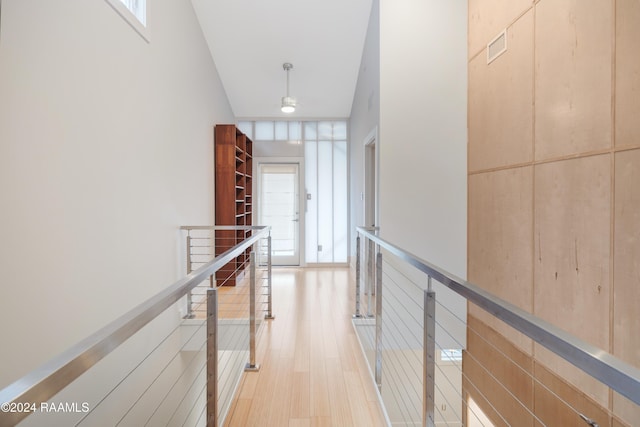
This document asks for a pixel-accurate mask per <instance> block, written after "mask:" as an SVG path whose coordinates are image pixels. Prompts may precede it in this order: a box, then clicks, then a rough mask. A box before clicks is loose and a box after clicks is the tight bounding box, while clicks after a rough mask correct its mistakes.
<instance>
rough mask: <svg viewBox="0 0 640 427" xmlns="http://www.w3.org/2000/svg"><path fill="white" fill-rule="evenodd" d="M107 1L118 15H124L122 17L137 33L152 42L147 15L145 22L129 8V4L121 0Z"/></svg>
mask: <svg viewBox="0 0 640 427" xmlns="http://www.w3.org/2000/svg"><path fill="white" fill-rule="evenodd" d="M105 1H106V2H107V4H109V6H111V8H113V10H115V11H116V13H117V14H118V15H120V16H121V17H122V19H124V20H125V22H126V23H127V24H129V26H130V27H131V28H133V29H134V30H135V32H136V33H138V34H139V35H140V37H142V38H143V39H144V40H145V41H146V42H147V43H150V42H151V40H150V37H149V26H148V23H147V22H146V21H147V19H146V17H145V23H144V24H143V23H142V22H140V20H139V19H138V17H137V16H135V15H134V14H133V13H132V12H131V11H130V10H129V8H127V6H125V5H124V3H122V2H121V1H120V0H105ZM146 13H147V10H146V6H145V15H146Z"/></svg>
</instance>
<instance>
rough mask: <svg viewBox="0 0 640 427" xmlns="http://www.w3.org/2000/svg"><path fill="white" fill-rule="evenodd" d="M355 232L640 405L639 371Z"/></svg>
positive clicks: (376, 238) (381, 241)
mask: <svg viewBox="0 0 640 427" xmlns="http://www.w3.org/2000/svg"><path fill="white" fill-rule="evenodd" d="M357 232H358V233H360V234H362V235H363V236H366V237H367V238H368V239H370V240H371V241H373V242H375V243H376V244H378V245H380V247H382V248H385V249H386V250H388V251H389V252H390V253H392V254H394V255H395V256H397V257H398V258H400V259H401V260H403V261H406V262H407V263H409V264H411V265H412V266H414V267H415V268H417V269H418V270H420V271H422V272H423V273H425V274H427V275H428V276H429V277H432V278H433V279H435V280H437V281H438V282H440V283H442V284H443V285H444V286H446V287H448V288H449V289H451V290H452V291H454V292H456V293H457V294H459V295H461V296H463V297H465V298H466V299H467V300H468V301H471V302H473V303H474V304H476V305H477V306H479V307H481V308H482V309H484V310H485V311H487V312H488V313H489V314H491V315H493V316H495V317H497V318H498V319H500V320H502V321H503V322H505V323H506V324H507V325H509V326H511V327H512V328H514V329H516V330H518V331H520V332H522V333H523V334H525V335H526V336H528V337H529V338H531V339H533V340H534V341H535V342H537V343H539V344H541V345H543V346H544V347H546V348H547V349H549V350H551V351H552V352H554V353H555V354H557V355H558V356H560V357H562V358H563V359H565V360H567V361H568V362H570V363H572V364H573V365H575V366H576V367H578V368H580V369H582V370H583V371H584V372H586V373H587V374H589V375H591V376H592V377H594V378H596V379H597V380H599V381H600V382H602V383H603V384H605V385H607V386H609V387H611V388H612V389H613V390H615V391H616V392H618V393H620V394H621V395H623V396H625V397H626V398H627V399H629V400H631V401H632V402H634V403H635V404H636V405H640V369H638V368H636V367H634V366H631V365H629V364H628V363H626V362H624V361H622V360H620V359H618V358H617V357H615V356H613V355H611V354H609V353H608V352H606V351H604V350H602V349H600V348H598V347H595V346H593V345H591V344H589V343H587V342H585V341H583V340H581V339H580V338H578V337H575V336H573V335H571V334H569V333H568V332H566V331H564V330H562V329H560V328H558V327H556V326H554V325H552V324H551V323H548V322H546V321H544V320H542V319H540V318H538V317H536V316H534V315H532V314H530V313H527V312H526V311H524V310H522V309H520V308H518V307H516V306H515V305H513V304H511V303H509V302H507V301H505V300H503V299H500V298H498V297H496V296H494V295H492V294H490V293H489V292H486V291H485V290H483V289H481V288H480V287H478V286H476V285H474V284H472V283H469V282H467V281H466V280H463V279H461V278H459V277H457V276H455V275H453V274H451V273H449V272H447V271H445V270H443V269H441V268H439V267H437V266H435V265H433V264H431V263H429V262H428V261H425V260H424V259H422V258H420V257H418V256H416V255H414V254H412V253H410V252H407V251H405V250H403V249H401V248H399V247H398V246H395V245H394V244H392V243H390V242H388V241H386V240H384V239H382V238H381V237H379V236H377V235H376V234H374V233H372V232H371V229H370V228H367V227H357Z"/></svg>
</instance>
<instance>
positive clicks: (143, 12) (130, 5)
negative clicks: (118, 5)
mask: <svg viewBox="0 0 640 427" xmlns="http://www.w3.org/2000/svg"><path fill="white" fill-rule="evenodd" d="M120 1H121V2H122V4H124V5H125V7H126V8H127V9H129V10H130V11H131V13H133V16H135V17H136V18H137V19H138V21H140V23H141V24H142V25H144V26H145V27H146V26H147V1H146V0H120Z"/></svg>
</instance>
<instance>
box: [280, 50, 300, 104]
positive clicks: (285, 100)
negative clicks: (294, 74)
mask: <svg viewBox="0 0 640 427" xmlns="http://www.w3.org/2000/svg"><path fill="white" fill-rule="evenodd" d="M282 68H284V70H285V71H286V72H287V96H283V97H282V107H280V109H281V110H282V112H283V113H293V112H294V111H296V99H295V98H294V97H291V96H289V71H290V70H291V69H292V68H293V65H292V64H290V63H288V62H285V63H284V64H282Z"/></svg>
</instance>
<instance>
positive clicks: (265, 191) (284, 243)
mask: <svg viewBox="0 0 640 427" xmlns="http://www.w3.org/2000/svg"><path fill="white" fill-rule="evenodd" d="M258 174H259V190H258V191H259V199H258V224H260V225H270V226H271V263H272V264H273V265H300V241H299V240H300V237H299V236H300V209H299V188H298V187H299V185H298V183H299V179H300V177H299V165H298V164H297V163H260V165H259V166H258Z"/></svg>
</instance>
